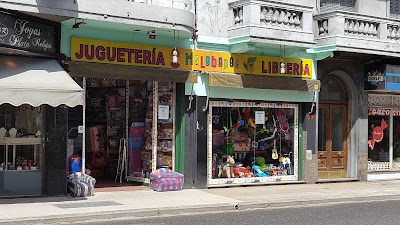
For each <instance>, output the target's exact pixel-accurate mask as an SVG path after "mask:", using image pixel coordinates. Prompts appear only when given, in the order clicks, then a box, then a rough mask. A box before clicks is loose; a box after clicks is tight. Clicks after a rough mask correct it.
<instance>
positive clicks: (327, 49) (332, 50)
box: [307, 45, 337, 54]
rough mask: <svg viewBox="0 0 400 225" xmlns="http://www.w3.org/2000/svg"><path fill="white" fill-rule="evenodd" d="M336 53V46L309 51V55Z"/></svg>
mask: <svg viewBox="0 0 400 225" xmlns="http://www.w3.org/2000/svg"><path fill="white" fill-rule="evenodd" d="M334 51H337V46H336V45H325V46H319V47H315V48H309V49H307V53H312V54H316V53H325V52H334Z"/></svg>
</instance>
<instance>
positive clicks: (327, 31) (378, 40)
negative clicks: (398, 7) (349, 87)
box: [314, 11, 400, 56]
mask: <svg viewBox="0 0 400 225" xmlns="http://www.w3.org/2000/svg"><path fill="white" fill-rule="evenodd" d="M314 22H315V23H314V24H316V27H315V29H314V31H316V32H315V34H316V35H315V36H316V38H315V39H316V41H317V45H320V46H322V45H336V46H342V47H345V48H346V49H350V50H351V49H353V50H354V49H362V51H363V52H364V53H370V54H380V55H382V54H383V55H387V54H388V53H389V55H396V56H397V55H399V56H400V52H399V50H400V20H399V19H394V18H387V17H373V16H370V15H362V14H358V13H353V12H344V11H336V12H330V13H325V14H319V15H317V16H315V17H314Z"/></svg>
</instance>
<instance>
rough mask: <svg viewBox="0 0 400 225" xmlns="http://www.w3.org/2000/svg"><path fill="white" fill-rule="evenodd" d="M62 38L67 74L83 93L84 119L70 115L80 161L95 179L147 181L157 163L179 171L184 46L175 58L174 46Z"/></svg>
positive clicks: (190, 79)
mask: <svg viewBox="0 0 400 225" xmlns="http://www.w3.org/2000/svg"><path fill="white" fill-rule="evenodd" d="M70 46H71V53H70V54H71V61H70V62H69V71H70V74H71V75H72V76H74V77H83V78H82V81H83V87H84V89H85V93H86V103H85V106H84V108H83V112H84V114H83V118H84V120H83V119H82V117H81V118H76V119H77V121H83V127H84V131H82V133H84V134H85V138H83V144H82V147H83V151H82V158H83V162H84V163H83V164H84V165H85V168H86V169H87V172H88V173H90V174H91V175H92V176H93V177H95V178H96V179H97V181H98V185H97V186H98V187H102V186H104V187H106V186H113V185H115V181H118V183H121V182H123V181H136V182H140V183H149V179H148V178H149V174H150V172H151V171H152V170H156V169H159V168H169V169H172V170H177V171H182V169H180V167H181V165H182V164H183V158H182V157H180V155H182V154H183V147H182V144H181V143H182V142H183V141H182V139H183V136H184V131H183V130H184V123H183V122H182V117H183V116H182V114H183V112H184V109H183V107H184V106H183V104H182V102H183V101H182V100H181V99H182V98H183V96H184V95H183V93H184V92H183V89H182V88H184V86H183V84H184V83H185V82H190V83H192V82H196V79H197V77H196V76H197V74H196V73H194V76H191V75H190V70H188V69H187V68H189V67H184V66H183V56H184V54H185V52H184V51H188V52H189V51H190V50H180V49H179V50H178V51H182V52H180V53H179V54H180V56H177V59H176V61H175V59H173V58H172V57H173V56H172V54H171V53H172V52H173V51H174V49H173V48H168V47H162V46H151V45H140V44H131V43H121V42H113V41H103V40H91V39H83V38H75V37H73V38H71V45H70ZM94 52H96V54H95V55H94ZM91 54H93V55H91ZM179 63H181V66H180V64H179ZM178 67H179V68H181V67H183V68H182V69H181V70H175V69H174V68H178ZM179 100H180V101H179ZM70 123H71V120H70ZM126 137H127V138H126ZM125 146H126V147H125ZM76 147H77V146H76V145H74V146H73V148H76ZM69 154H71V152H69ZM131 184H133V183H131Z"/></svg>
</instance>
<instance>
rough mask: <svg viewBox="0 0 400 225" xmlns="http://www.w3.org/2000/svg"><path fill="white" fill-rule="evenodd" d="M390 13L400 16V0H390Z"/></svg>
mask: <svg viewBox="0 0 400 225" xmlns="http://www.w3.org/2000/svg"><path fill="white" fill-rule="evenodd" d="M390 15H391V16H394V17H400V1H399V0H390Z"/></svg>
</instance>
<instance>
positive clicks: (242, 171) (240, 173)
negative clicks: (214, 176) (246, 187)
mask: <svg viewBox="0 0 400 225" xmlns="http://www.w3.org/2000/svg"><path fill="white" fill-rule="evenodd" d="M233 174H235V177H239V178H249V177H254V174H253V172H251V171H250V170H249V169H247V168H246V167H242V166H237V167H234V168H233Z"/></svg>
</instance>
